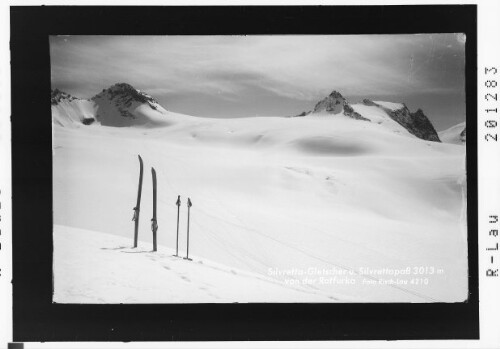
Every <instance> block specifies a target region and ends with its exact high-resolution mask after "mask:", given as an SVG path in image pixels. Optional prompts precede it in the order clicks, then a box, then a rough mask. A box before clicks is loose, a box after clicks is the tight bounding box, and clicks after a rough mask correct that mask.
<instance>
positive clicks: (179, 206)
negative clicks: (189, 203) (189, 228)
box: [175, 195, 181, 257]
mask: <svg viewBox="0 0 500 349" xmlns="http://www.w3.org/2000/svg"><path fill="white" fill-rule="evenodd" d="M175 204H176V205H177V240H176V243H175V256H176V257H179V214H180V208H181V196H180V195H177V202H176V203H175Z"/></svg>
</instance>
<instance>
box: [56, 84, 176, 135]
mask: <svg viewBox="0 0 500 349" xmlns="http://www.w3.org/2000/svg"><path fill="white" fill-rule="evenodd" d="M51 103H52V116H53V122H54V123H55V124H58V125H61V126H64V127H78V126H80V125H81V124H83V125H90V124H100V125H103V126H113V127H129V126H143V127H151V126H165V125H168V124H170V122H169V120H167V118H166V116H165V114H166V113H167V111H166V110H165V109H164V108H163V107H162V106H161V105H160V104H159V103H158V102H157V101H156V100H155V99H154V98H153V97H152V96H150V95H148V94H146V93H144V92H142V91H140V90H137V89H135V88H134V87H132V86H131V85H130V84H127V83H117V84H114V85H113V86H111V87H109V88H107V89H103V90H102V91H101V92H100V93H98V94H96V95H95V96H94V97H92V98H90V99H88V100H86V99H80V98H76V97H73V96H71V95H70V94H68V93H66V92H63V91H60V90H58V89H55V90H53V91H52V94H51Z"/></svg>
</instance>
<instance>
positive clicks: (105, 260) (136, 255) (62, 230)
mask: <svg viewBox="0 0 500 349" xmlns="http://www.w3.org/2000/svg"><path fill="white" fill-rule="evenodd" d="M54 247H55V248H54V251H55V254H54V267H55V269H54V271H55V275H56V278H55V280H54V282H55V285H54V286H55V287H54V290H55V293H54V302H56V303H144V302H145V301H147V300H148V299H154V300H155V301H156V302H158V303H178V302H183V303H195V302H196V303H220V302H231V303H234V302H300V301H310V300H311V299H312V300H315V301H317V302H331V301H332V300H333V301H335V298H334V297H332V296H329V295H326V294H322V293H321V292H319V291H315V290H312V289H308V288H307V287H303V286H300V285H299V286H292V287H291V286H289V285H285V284H283V283H282V282H279V281H276V280H274V279H272V278H270V277H266V276H262V275H259V274H255V273H251V272H246V271H242V270H238V269H235V268H232V267H230V266H225V265H221V264H217V263H214V262H211V261H207V260H204V259H203V258H198V257H196V256H194V258H195V262H188V261H185V260H183V259H182V258H178V257H174V256H173V254H174V253H175V250H172V249H169V248H167V247H163V246H160V248H159V250H158V251H157V252H152V246H151V244H148V243H142V245H141V246H140V247H139V248H138V249H135V248H130V241H129V239H125V238H121V237H118V236H116V235H109V234H104V233H98V232H93V231H88V230H82V229H76V228H71V227H64V226H58V225H56V226H55V227H54ZM222 286H223V287H222Z"/></svg>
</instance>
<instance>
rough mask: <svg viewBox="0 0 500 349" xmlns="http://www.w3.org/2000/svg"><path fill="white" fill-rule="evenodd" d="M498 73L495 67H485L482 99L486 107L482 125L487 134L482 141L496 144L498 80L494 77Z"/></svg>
mask: <svg viewBox="0 0 500 349" xmlns="http://www.w3.org/2000/svg"><path fill="white" fill-rule="evenodd" d="M497 73H498V69H497V68H496V67H490V68H488V67H485V68H484V74H485V77H486V80H485V81H484V87H486V92H487V93H485V95H484V99H485V100H486V103H487V106H486V108H485V109H484V111H485V112H486V113H487V115H486V118H487V120H486V121H485V122H484V125H485V126H486V128H487V129H488V132H487V133H486V135H485V136H484V139H485V140H486V141H487V142H492V141H494V142H497V141H498V133H497V127H498V121H497V120H496V119H497V116H498V79H497V78H496V75H497Z"/></svg>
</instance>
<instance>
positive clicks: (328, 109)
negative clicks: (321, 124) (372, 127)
mask: <svg viewBox="0 0 500 349" xmlns="http://www.w3.org/2000/svg"><path fill="white" fill-rule="evenodd" d="M323 113H326V114H334V115H336V114H341V115H345V116H347V117H349V118H351V119H356V120H365V121H369V120H368V119H367V118H364V117H362V116H361V115H360V114H358V113H357V112H355V111H354V109H352V107H351V105H350V104H349V102H348V101H347V100H346V99H345V98H344V96H342V94H341V93H340V92H338V91H336V90H333V91H332V92H331V93H330V94H329V95H328V96H327V97H325V98H323V99H322V100H321V101H319V102H318V103H316V105H315V106H314V109H313V110H312V111H311V112H308V113H305V114H304V115H309V114H323Z"/></svg>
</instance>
